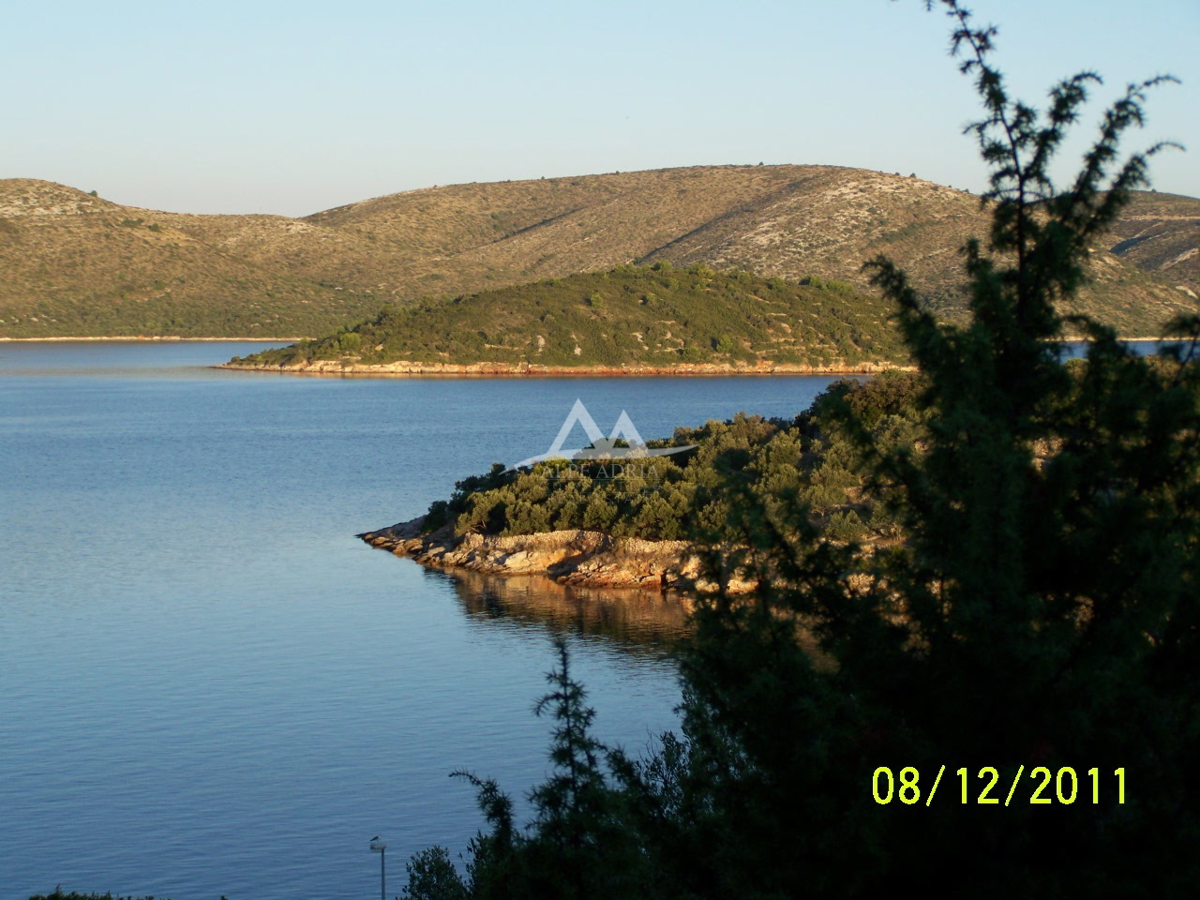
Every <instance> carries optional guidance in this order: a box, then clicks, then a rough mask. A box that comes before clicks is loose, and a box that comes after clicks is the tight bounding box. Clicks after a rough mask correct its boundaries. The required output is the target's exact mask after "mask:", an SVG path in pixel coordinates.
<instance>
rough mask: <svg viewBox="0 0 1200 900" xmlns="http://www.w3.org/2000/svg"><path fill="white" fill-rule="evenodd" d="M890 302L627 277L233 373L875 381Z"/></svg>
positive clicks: (348, 333)
mask: <svg viewBox="0 0 1200 900" xmlns="http://www.w3.org/2000/svg"><path fill="white" fill-rule="evenodd" d="M889 316H890V312H889V309H888V307H887V304H886V303H885V302H884V301H883V300H882V299H881V298H880V297H877V296H874V297H873V296H871V295H869V294H864V293H860V292H858V291H857V290H856V289H855V288H853V287H852V286H851V285H849V284H847V283H844V282H840V281H836V280H825V279H821V278H818V277H816V276H810V277H807V278H804V279H801V280H800V281H798V282H791V281H785V280H783V279H781V278H760V277H758V276H755V275H750V274H748V273H746V272H740V271H732V272H714V271H713V270H712V269H710V268H708V267H707V266H703V265H695V266H691V267H690V268H688V269H675V268H673V267H672V266H671V265H670V263H667V262H659V263H655V264H654V265H653V266H649V267H643V266H635V265H627V266H620V267H618V268H616V269H612V270H610V271H605V272H590V273H583V274H579V275H572V276H569V277H566V278H559V279H547V280H544V281H539V282H536V283H534V284H526V285H519V286H516V287H508V288H501V289H497V290H493V291H484V292H482V293H477V294H467V295H462V296H459V297H453V298H450V297H440V298H428V299H426V300H424V301H422V302H420V303H418V304H416V305H414V306H412V307H407V308H404V309H385V310H383V311H382V312H381V313H380V314H379V315H378V316H376V317H375V318H373V319H370V320H368V321H364V322H361V323H359V324H357V325H354V326H353V327H347V328H343V329H341V330H339V331H338V332H336V333H335V334H331V335H328V336H326V337H324V338H320V339H318V340H311V341H301V342H299V343H296V344H293V345H291V346H288V347H282V348H279V349H275V350H266V351H263V352H261V353H256V354H253V355H250V356H247V357H244V358H240V357H239V358H235V359H233V360H231V361H230V362H229V363H227V364H226V365H227V367H230V368H240V369H247V368H248V369H260V370H270V371H284V372H289V373H300V374H318V375H374V376H381V375H382V376H387V375H393V376H406V375H483V376H508V375H535V376H536V375H555V376H558V375H728V374H748V375H754V374H815V373H871V372H878V371H882V370H883V369H886V368H890V367H893V366H896V365H903V364H905V363H906V362H907V354H906V352H905V351H904V349H903V346H902V344H901V341H900V339H899V335H898V334H897V333H896V331H895V329H894V328H893V327H892V325H891V324H890V322H889Z"/></svg>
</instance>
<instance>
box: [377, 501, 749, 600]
mask: <svg viewBox="0 0 1200 900" xmlns="http://www.w3.org/2000/svg"><path fill="white" fill-rule="evenodd" d="M423 522H424V518H423V517H420V518H416V519H413V520H411V521H409V522H400V523H397V524H396V525H393V526H391V527H390V528H383V529H380V530H378V531H368V532H366V533H364V534H360V535H358V537H360V538H362V540H364V541H366V542H367V543H368V544H370V545H371V546H372V547H376V548H378V549H380V550H388V551H390V552H392V553H394V554H396V555H397V556H406V557H409V558H410V559H413V560H415V561H416V562H418V563H420V564H421V565H423V566H428V567H430V568H438V569H454V568H459V569H469V570H473V571H476V572H485V573H489V574H499V575H505V574H507V575H546V576H547V577H549V578H552V579H554V580H555V581H557V582H558V583H559V584H574V585H585V586H588V587H614V588H615V587H642V588H646V587H656V588H658V589H660V590H669V589H675V590H683V591H705V590H710V589H712V588H713V587H714V585H712V584H711V582H707V581H705V579H703V578H702V577H701V571H702V567H701V560H700V556H699V554H698V553H697V551H696V548H695V547H694V546H693V545H692V544H691V543H689V542H687V541H644V540H640V539H638V538H616V537H613V536H611V535H608V534H604V533H602V532H597V531H551V532H545V533H541V534H521V535H510V536H503V537H501V536H496V535H480V534H466V535H463V536H461V537H460V536H457V535H455V534H454V531H453V529H452V528H451V527H450V526H445V527H442V528H439V529H438V530H436V531H432V532H430V533H429V534H421V526H422V524H423ZM730 587H731V588H732V589H735V590H736V589H743V590H744V589H747V588H749V587H750V585H749V584H735V585H731V586H730Z"/></svg>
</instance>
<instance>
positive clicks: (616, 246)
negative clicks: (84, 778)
mask: <svg viewBox="0 0 1200 900" xmlns="http://www.w3.org/2000/svg"><path fill="white" fill-rule="evenodd" d="M1198 222H1200V201H1198V200H1193V199H1191V198H1186V197H1174V198H1172V197H1171V196H1170V195H1159V194H1145V195H1142V196H1141V197H1139V199H1138V202H1137V203H1136V204H1135V208H1134V210H1132V211H1131V213H1130V215H1129V216H1128V217H1127V218H1126V219H1123V220H1122V222H1121V223H1119V224H1118V227H1117V229H1116V230H1115V232H1114V235H1113V236H1112V238H1111V240H1110V241H1109V242H1106V245H1101V246H1097V247H1096V248H1095V252H1094V256H1093V259H1094V261H1095V266H1094V275H1095V276H1096V278H1097V283H1096V285H1095V286H1094V287H1093V288H1090V289H1089V290H1088V292H1087V293H1086V294H1085V296H1084V297H1082V298H1081V302H1080V307H1081V309H1083V310H1086V311H1089V312H1091V313H1093V314H1095V315H1097V316H1098V317H1100V318H1102V319H1104V320H1106V321H1108V322H1110V323H1111V324H1113V325H1115V326H1116V327H1118V328H1119V329H1120V330H1121V331H1122V332H1123V333H1125V334H1129V335H1132V334H1154V333H1156V332H1157V328H1158V325H1159V323H1160V322H1162V321H1163V320H1165V319H1166V318H1168V317H1169V316H1170V315H1172V314H1174V313H1176V312H1179V311H1182V310H1185V309H1194V308H1195V305H1196V300H1195V298H1194V296H1189V295H1188V294H1187V293H1185V290H1180V289H1178V288H1177V287H1176V285H1178V286H1179V287H1180V288H1183V289H1186V290H1190V291H1192V292H1193V293H1200V272H1198V271H1197V266H1198V265H1200V263H1198V262H1197V261H1196V256H1197V248H1198V246H1200V237H1198V236H1197V230H1198V227H1200V226H1198V225H1197V223H1198ZM986 226H987V213H986V211H985V210H981V208H980V203H979V200H978V198H977V197H975V196H973V195H971V194H969V193H966V192H963V191H956V190H953V189H951V188H948V187H944V186H941V185H937V184H933V183H931V182H927V181H922V180H921V179H919V178H915V177H902V176H899V175H887V174H883V173H879V172H870V171H866V170H862V169H848V168H840V167H835V166H704V167H696V168H688V169H662V170H653V171H646V172H627V173H619V174H609V175H589V176H580V177H576V178H555V179H543V180H538V181H523V182H502V183H493V184H466V185H452V186H447V187H434V188H427V189H422V190H416V191H409V192H406V193H401V194H393V195H390V196H386V197H379V198H375V199H373V200H364V201H362V202H359V203H353V204H350V205H348V206H343V207H339V208H337V209H332V210H327V211H325V212H321V213H317V214H315V215H312V216H309V217H307V218H304V219H289V218H286V217H282V216H200V215H182V214H177V213H165V212H153V211H147V210H142V209H135V208H132V207H124V206H120V205H117V204H115V203H111V202H108V201H106V200H103V199H100V198H98V197H95V196H92V195H89V194H86V193H84V192H82V191H78V190H75V189H74V188H68V187H63V186H62V185H57V184H52V183H49V182H44V181H34V180H29V179H10V180H6V181H0V337H4V336H10V337H38V336H56V335H101V334H109V335H136V334H164V335H180V336H295V335H310V336H311V335H317V334H323V333H327V332H329V331H331V330H333V329H334V328H336V327H338V326H339V325H342V324H345V323H348V322H351V321H355V320H360V319H362V318H365V317H367V316H371V315H374V314H375V313H376V312H378V310H379V309H380V308H381V307H382V306H384V305H385V304H392V305H397V306H403V305H405V304H408V303H412V302H415V301H418V300H421V299H422V298H426V297H430V296H435V295H443V296H449V297H453V296H457V295H460V294H466V293H473V292H477V291H480V290H484V289H487V288H493V287H504V286H509V285H516V284H524V283H528V282H531V281H537V280H541V279H546V278H562V277H565V276H567V275H573V274H576V273H578V272H586V271H600V270H607V269H611V268H613V267H615V266H619V265H625V264H629V263H639V264H648V263H653V262H656V261H660V260H665V261H669V262H671V263H673V264H674V265H675V266H676V267H677V268H683V267H686V266H690V265H692V264H695V263H702V264H705V265H708V266H710V267H712V268H714V269H718V270H724V269H733V268H738V269H743V270H746V271H751V272H754V273H755V274H758V275H761V276H764V277H771V276H775V277H781V278H786V279H790V280H799V279H800V278H802V277H804V276H806V275H816V276H819V277H821V278H827V279H828V278H833V279H837V280H841V281H845V282H848V283H850V284H853V285H855V286H856V287H859V288H865V287H866V281H865V278H864V276H863V275H862V273H861V271H860V268H861V265H862V262H863V261H864V260H865V259H868V258H870V257H872V256H874V255H876V254H878V253H886V254H888V255H890V256H892V257H893V258H894V259H896V261H897V262H899V263H900V264H902V265H903V266H905V267H906V268H907V269H908V270H909V271H910V273H911V274H912V276H913V277H914V279H915V281H916V282H917V283H918V284H919V285H920V286H921V287H922V288H923V289H924V290H925V291H926V292H927V293H928V294H929V296H930V297H931V299H932V300H933V301H934V302H936V303H937V304H938V305H939V306H940V307H941V308H942V309H944V310H945V311H946V313H947V314H949V315H953V314H954V312H955V310H956V309H961V298H960V297H959V296H958V295H957V294H956V293H955V285H956V284H957V283H958V282H959V275H958V254H957V250H958V248H959V247H960V246H961V245H962V243H963V241H964V240H965V239H966V238H967V237H968V236H969V235H971V234H983V233H984V230H985V228H986ZM1110 249H1112V250H1113V252H1108V251H1109V250H1110ZM1189 253H1190V254H1191V255H1190V256H1189V255H1188V254H1189ZM1130 262H1132V263H1136V266H1135V265H1130V264H1129V263H1130ZM1137 266H1141V267H1142V268H1137ZM1164 279H1165V280H1164Z"/></svg>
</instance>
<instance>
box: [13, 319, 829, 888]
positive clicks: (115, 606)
mask: <svg viewBox="0 0 1200 900" xmlns="http://www.w3.org/2000/svg"><path fill="white" fill-rule="evenodd" d="M262 346H266V345H248V344H244V343H236V344H235V343H219V342H216V343H214V342H163V343H137V342H128V343H126V342H103V343H78V344H77V343H65V342H64V343H44V344H42V343H19V344H18V343H13V344H3V345H0V466H2V472H3V477H2V479H0V900H25V898H27V897H28V896H29V895H30V894H31V893H35V892H49V891H51V890H53V889H54V887H55V885H57V884H61V885H62V886H63V888H64V889H66V890H80V891H99V892H105V891H112V892H113V893H114V894H118V893H119V894H134V895H148V894H153V895H155V896H157V897H160V898H161V897H171V898H174V900H201V898H207V900H217V898H218V897H220V896H221V895H222V894H224V895H226V896H227V897H229V898H230V900H240V898H255V900H272V898H285V897H287V898H292V897H301V896H319V897H329V898H343V897H344V898H351V897H354V898H361V897H365V896H374V892H375V891H377V890H378V889H379V866H378V857H377V856H375V855H373V854H371V853H370V852H369V850H368V847H367V841H368V839H369V838H370V837H371V836H372V835H375V834H379V835H381V836H382V838H383V839H384V840H385V841H386V842H387V844H388V851H387V863H388V871H389V879H388V880H389V884H388V889H389V891H390V895H394V894H397V893H398V892H399V889H400V886H401V885H402V883H403V862H404V861H405V860H406V859H407V858H408V856H409V855H410V854H411V853H413V852H415V851H416V850H419V849H421V848H423V847H426V846H429V845H431V844H434V843H441V844H443V845H445V846H446V847H448V848H449V849H450V850H451V853H452V854H454V855H457V854H458V853H461V852H463V851H464V850H465V848H466V844H467V841H468V840H469V838H470V837H471V836H472V835H473V834H474V832H475V830H476V829H477V828H478V827H479V825H480V824H481V820H480V817H479V814H478V811H477V809H476V807H475V801H474V793H473V791H472V790H471V788H470V786H469V785H467V784H465V783H463V782H462V781H454V780H451V779H449V778H447V775H448V773H449V772H451V771H452V770H455V769H466V770H471V771H474V772H476V773H477V774H479V775H481V776H486V777H494V778H496V779H497V780H498V781H499V782H500V784H501V785H502V786H503V787H504V788H505V789H506V790H508V791H510V792H511V793H513V794H514V795H515V796H516V797H517V798H518V799H519V798H520V797H521V795H522V794H523V792H524V791H526V790H527V789H528V788H529V787H530V786H532V785H533V784H534V783H536V782H538V781H540V780H541V779H542V778H543V777H544V776H545V775H546V773H547V771H548V763H547V761H546V756H545V753H546V748H547V738H548V734H549V728H550V724H549V723H548V722H545V721H540V720H538V719H536V718H535V717H534V716H533V714H532V708H533V704H534V703H535V701H536V700H537V699H538V697H539V696H541V694H542V693H544V691H545V690H546V683H545V680H544V673H545V672H547V671H548V670H549V669H550V667H551V666H552V664H553V662H554V651H553V646H552V639H553V638H554V637H555V636H563V637H565V638H566V639H567V641H568V644H569V646H570V648H571V654H572V656H571V658H572V665H573V668H574V673H575V674H576V675H577V676H578V677H579V679H580V680H582V681H583V683H584V684H585V686H586V687H587V689H588V691H589V698H590V701H591V702H592V704H593V705H594V706H595V707H596V709H597V711H598V715H597V720H596V724H597V730H598V732H599V734H600V736H601V737H602V738H604V739H606V740H609V741H612V742H619V743H621V744H623V745H624V746H626V747H627V748H628V749H632V750H636V749H638V748H640V747H643V746H645V744H646V742H647V741H648V740H649V739H650V737H651V736H652V735H653V734H655V733H658V732H660V731H662V730H663V729H666V728H670V727H673V726H674V725H675V723H676V716H675V713H674V706H675V705H676V704H677V703H678V700H679V689H678V685H677V680H676V669H675V666H674V664H673V662H672V661H671V659H670V655H669V646H670V642H671V640H672V639H673V638H674V637H675V636H677V635H678V634H679V633H680V632H681V630H682V628H683V616H682V611H681V610H680V608H679V607H678V605H674V604H671V603H668V602H664V601H662V600H661V599H659V598H657V597H656V596H655V595H636V594H635V595H614V594H608V593H603V592H580V591H575V592H564V591H562V590H561V589H558V588H557V587H555V586H553V585H549V584H547V583H545V582H543V581H540V580H537V579H526V580H508V581H503V582H498V581H496V580H494V579H492V580H489V579H481V578H478V577H471V578H467V577H464V578H455V577H452V576H448V575H445V574H441V573H432V572H428V571H425V570H423V569H421V568H420V567H418V566H416V565H415V564H413V563H411V562H409V561H407V560H400V559H397V558H395V557H392V556H390V555H388V554H386V553H382V552H379V551H376V550H371V549H370V548H368V547H367V546H366V545H365V544H362V543H361V542H360V541H358V540H357V539H356V538H355V537H354V535H355V534H356V533H357V532H360V531H365V530H368V529H372V528H378V527H381V526H384V525H388V524H391V523H392V522H395V521H398V520H401V519H407V518H410V517H412V516H414V515H417V514H419V513H421V512H423V511H424V510H425V508H426V507H427V506H428V504H429V503H430V502H431V501H432V500H435V499H439V498H443V497H445V496H447V495H448V493H449V492H450V490H451V489H452V488H453V486H454V482H455V480H457V479H460V478H462V477H465V476H466V475H469V474H477V473H480V472H483V471H486V470H487V468H488V467H489V465H490V464H491V463H492V462H493V461H501V462H505V463H509V462H512V461H514V460H518V459H523V458H526V457H529V456H532V455H534V454H537V453H541V452H544V451H545V450H546V449H547V447H548V446H549V445H550V444H551V442H552V441H553V439H554V437H555V435H556V434H557V433H558V430H559V428H560V426H561V425H562V423H563V420H564V419H565V418H566V416H567V414H568V413H569V412H570V410H571V408H572V406H573V404H574V402H575V400H576V399H579V400H582V401H583V403H584V404H585V405H586V407H587V408H588V410H589V412H590V413H591V414H592V416H593V417H594V418H595V420H596V422H597V423H598V425H599V426H600V428H601V429H602V430H604V431H605V432H608V431H609V430H610V429H611V428H612V427H613V425H614V424H615V422H616V421H617V418H618V416H619V415H620V413H621V412H622V411H625V412H627V413H628V415H629V417H630V419H631V420H632V421H633V422H634V424H635V426H636V427H637V428H638V430H639V431H640V433H641V434H642V435H643V436H644V437H647V438H649V437H655V436H666V435H669V434H670V433H671V431H672V430H673V429H674V428H675V427H676V426H678V425H689V426H695V425H701V424H703V423H704V422H705V421H706V420H708V419H710V418H715V419H726V418H729V417H731V416H733V415H734V414H735V413H736V412H738V411H739V410H747V411H750V412H755V413H760V414H763V415H768V416H792V415H795V414H796V413H797V412H799V411H800V410H802V409H804V408H805V407H806V406H807V405H808V404H809V403H810V402H811V400H812V398H813V397H814V396H815V395H816V394H817V393H818V392H819V391H820V390H821V389H822V388H823V387H824V386H825V385H826V384H827V383H828V382H829V381H830V379H829V378H828V377H807V378H806V377H778V378H756V377H741V378H655V379H639V378H607V379H577V378H566V379H528V380H513V379H494V380H493V379H388V380H366V379H328V378H296V377H291V376H283V375H278V376H277V375H271V374H264V373H241V372H229V371H223V370H215V369H212V368H209V366H211V365H212V364H215V363H219V362H222V361H224V360H225V359H228V358H229V357H231V356H233V355H244V354H245V353H247V352H251V351H252V350H254V349H259V348H260V347H262Z"/></svg>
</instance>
